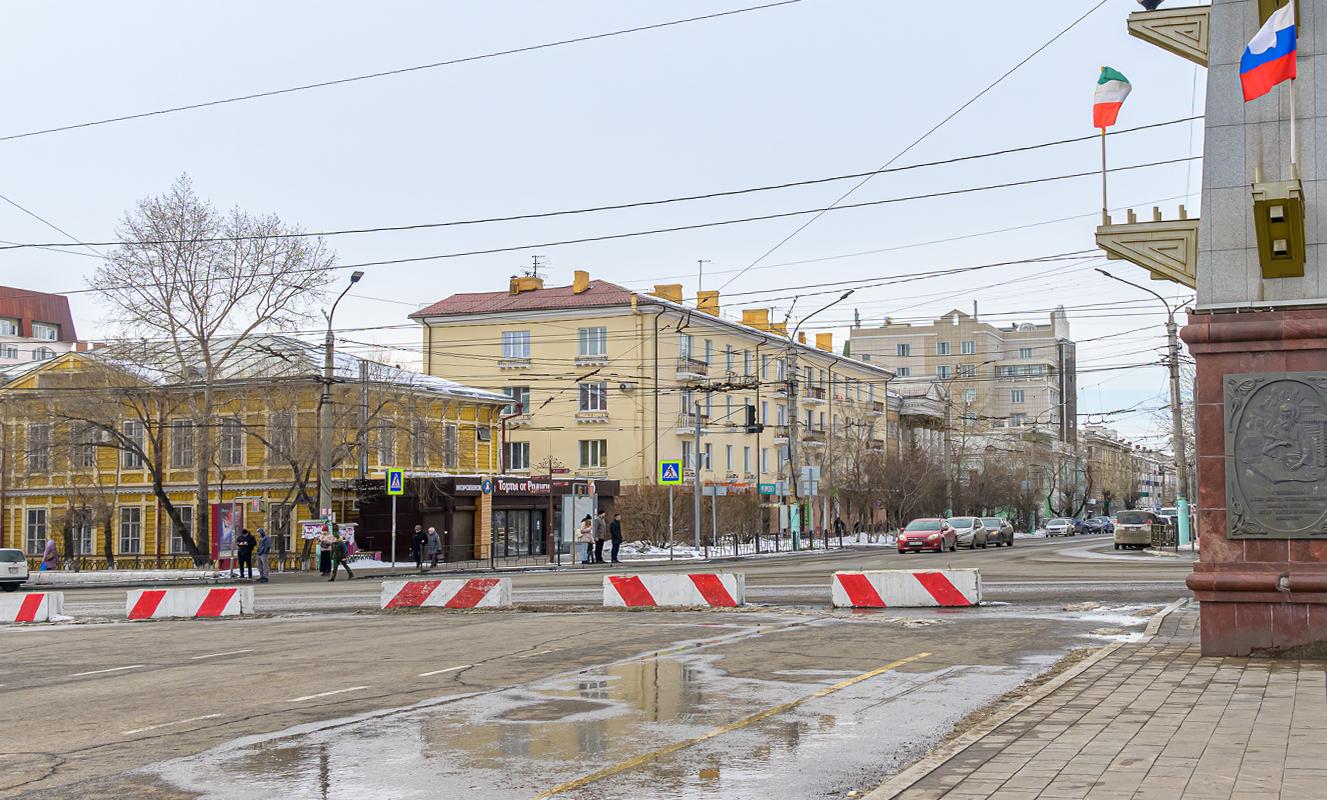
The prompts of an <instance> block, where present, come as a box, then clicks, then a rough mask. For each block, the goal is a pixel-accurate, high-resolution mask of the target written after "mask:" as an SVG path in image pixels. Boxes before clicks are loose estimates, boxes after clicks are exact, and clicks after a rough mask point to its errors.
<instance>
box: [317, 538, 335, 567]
mask: <svg viewBox="0 0 1327 800" xmlns="http://www.w3.org/2000/svg"><path fill="white" fill-rule="evenodd" d="M334 539H335V537H333V536H332V532H331V530H330V529H329V528H324V529H323V532H322V533H320V534H318V571H319V572H321V573H322V575H323V577H324V578H325V577H327V576H328V575H331V574H332V542H333V540H334Z"/></svg>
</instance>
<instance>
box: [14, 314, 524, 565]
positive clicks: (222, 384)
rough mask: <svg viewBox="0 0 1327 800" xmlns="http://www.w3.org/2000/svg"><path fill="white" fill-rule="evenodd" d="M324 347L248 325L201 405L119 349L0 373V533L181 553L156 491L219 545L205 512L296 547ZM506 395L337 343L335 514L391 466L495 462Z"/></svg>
mask: <svg viewBox="0 0 1327 800" xmlns="http://www.w3.org/2000/svg"><path fill="white" fill-rule="evenodd" d="M247 346H248V345H246V347H247ZM320 357H321V349H320V348H317V347H312V346H310V345H308V344H306V343H304V342H301V341H299V340H296V339H292V338H289V337H281V336H264V337H258V338H257V339H255V341H254V343H253V345H252V353H251V354H247V355H246V356H245V357H244V358H243V359H241V360H240V361H238V362H237V363H236V364H235V365H234V366H233V367H232V368H231V369H230V371H229V372H228V373H227V374H225V375H223V376H219V377H218V379H217V380H215V381H214V382H212V383H211V384H210V386H209V393H210V395H211V398H212V400H211V405H212V408H211V412H210V414H208V415H207V416H200V411H199V405H198V404H199V402H200V400H199V398H200V395H201V394H202V391H203V388H202V386H201V385H200V384H199V383H198V382H197V381H193V382H190V381H177V380H173V379H171V378H169V377H167V376H166V375H165V373H164V372H163V371H161V370H159V369H157V368H155V367H153V366H151V365H144V364H143V363H142V361H141V359H139V360H137V361H136V362H134V363H131V362H129V361H128V360H126V359H124V358H121V357H118V356H117V355H116V354H115V353H114V352H103V351H94V352H92V353H69V354H66V355H62V356H59V357H57V358H55V359H52V360H49V361H46V362H42V363H40V364H35V365H24V366H23V367H20V368H16V369H12V370H10V371H8V372H6V373H3V374H0V381H3V383H2V384H0V435H2V436H3V448H2V449H3V454H4V455H3V463H0V544H2V545H3V546H5V547H18V548H22V549H23V550H24V551H25V552H27V553H28V554H29V555H39V554H40V553H41V549H42V547H43V546H44V544H45V539H46V537H47V535H48V534H49V535H51V536H52V537H53V538H54V539H55V541H56V543H57V547H58V549H59V551H60V553H61V554H62V558H64V559H77V560H78V562H79V565H80V567H81V568H93V569H95V568H101V567H105V566H107V555H108V554H109V555H111V556H113V558H114V560H115V562H116V566H119V567H124V566H134V565H141V566H174V567H183V566H187V565H189V564H191V563H192V559H191V558H190V557H189V556H188V554H187V547H186V545H185V544H184V542H182V541H181V537H180V536H179V535H178V532H177V531H175V530H174V529H173V526H172V524H171V519H170V517H169V515H168V513H167V512H166V509H165V505H164V503H163V500H162V495H164V497H165V499H166V500H168V501H169V503H170V504H171V505H173V506H174V507H175V508H177V509H178V510H179V512H180V515H181V522H182V523H184V526H185V528H186V530H187V531H189V532H190V533H191V534H192V533H193V532H194V531H196V530H197V529H198V527H199V526H198V525H197V524H196V523H197V521H199V520H201V519H202V518H203V514H204V512H206V514H207V517H208V519H209V533H210V534H211V535H210V536H209V541H210V543H211V546H212V550H213V555H214V556H215V555H218V553H217V552H216V550H217V547H218V545H219V544H220V542H219V540H218V534H219V531H218V530H217V529H216V518H217V517H227V516H230V515H233V518H234V521H235V523H236V526H237V527H238V526H240V525H242V526H243V527H247V528H249V529H251V530H252V529H255V528H257V527H260V526H262V527H265V528H266V529H267V531H268V532H269V533H270V534H271V535H273V536H274V537H276V538H275V540H274V544H273V552H274V554H275V553H277V552H281V553H289V554H292V556H293V555H294V554H297V553H298V552H299V551H300V549H301V542H300V537H301V530H300V527H299V525H298V523H299V522H300V521H302V520H310V519H315V518H317V517H318V515H319V509H318V508H317V497H318V453H319V448H318V443H319V439H318V435H317V434H318V425H319V397H320V394H321V391H322V387H323V380H322V377H321V374H320V364H319V361H320ZM503 402H504V400H503V398H502V397H501V396H499V395H495V394H492V393H488V392H484V391H482V390H476V389H472V388H470V387H467V386H464V385H461V384H457V383H454V382H452V381H447V380H444V379H440V378H436V377H431V376H425V375H420V374H419V373H414V372H408V371H405V370H400V369H398V368H395V367H389V366H387V365H383V364H377V363H374V362H368V361H363V360H361V359H357V358H354V357H350V356H338V359H337V364H336V370H335V377H334V381H333V390H332V404H331V405H330V406H328V407H327V411H326V416H327V420H328V424H329V425H330V426H331V428H332V432H333V449H332V464H333V466H332V488H333V511H334V512H335V513H336V517H337V521H338V522H342V523H351V522H354V521H355V520H356V516H357V515H356V508H357V501H358V500H359V499H361V497H363V496H364V492H365V491H366V486H369V485H370V484H371V483H372V479H380V478H381V477H382V474H383V472H384V471H385V470H386V469H387V468H388V467H401V468H405V469H406V470H407V474H409V475H411V476H420V477H424V476H435V475H448V474H474V473H491V472H493V471H495V470H496V467H497V459H498V453H497V427H498V419H499V414H500V411H501V408H502V404H503ZM204 459H206V462H207V464H206V471H207V472H206V474H207V482H208V485H209V491H208V495H207V503H206V504H201V503H199V498H198V487H199V483H200V476H201V474H202V469H203V466H204V465H203V460H204ZM365 479H369V480H368V481H367V482H366V481H365ZM158 482H159V483H160V491H159V492H158V491H157V490H156V484H157V483H158ZM367 491H370V492H373V491H377V492H379V493H380V492H381V489H377V490H374V489H373V488H371V486H370V488H368V489H367ZM196 538H197V537H196ZM219 555H224V553H221V554H219Z"/></svg>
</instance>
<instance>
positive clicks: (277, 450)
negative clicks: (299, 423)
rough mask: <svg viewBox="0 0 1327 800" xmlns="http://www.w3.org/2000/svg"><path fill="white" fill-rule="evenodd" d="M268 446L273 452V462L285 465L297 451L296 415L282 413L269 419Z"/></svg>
mask: <svg viewBox="0 0 1327 800" xmlns="http://www.w3.org/2000/svg"><path fill="white" fill-rule="evenodd" d="M267 446H268V447H270V448H271V450H272V461H273V462H274V463H278V464H280V463H284V462H285V461H286V459H287V458H289V457H290V456H291V454H292V453H294V451H295V415H294V414H293V413H291V412H289V411H280V412H277V413H276V414H273V415H272V416H270V417H268V419H267Z"/></svg>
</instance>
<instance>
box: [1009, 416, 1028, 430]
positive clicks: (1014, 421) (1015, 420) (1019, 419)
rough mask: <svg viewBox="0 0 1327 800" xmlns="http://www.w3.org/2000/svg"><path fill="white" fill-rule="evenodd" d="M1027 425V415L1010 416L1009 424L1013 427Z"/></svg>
mask: <svg viewBox="0 0 1327 800" xmlns="http://www.w3.org/2000/svg"><path fill="white" fill-rule="evenodd" d="M1026 423H1027V414H1010V415H1009V424H1010V426H1012V427H1015V428H1017V427H1019V426H1021V425H1024V424H1026Z"/></svg>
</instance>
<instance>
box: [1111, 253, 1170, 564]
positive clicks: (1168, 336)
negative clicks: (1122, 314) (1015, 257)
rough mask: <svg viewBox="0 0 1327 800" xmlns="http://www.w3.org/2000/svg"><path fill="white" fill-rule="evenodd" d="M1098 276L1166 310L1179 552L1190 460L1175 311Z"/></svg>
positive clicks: (1141, 288) (1121, 281)
mask: <svg viewBox="0 0 1327 800" xmlns="http://www.w3.org/2000/svg"><path fill="white" fill-rule="evenodd" d="M1097 272H1100V273H1101V274H1102V275H1105V276H1106V277H1107V278H1111V279H1113V280H1117V281H1119V282H1120V283H1125V284H1128V285H1129V286H1132V287H1134V288H1135V289H1140V290H1142V291H1144V292H1147V293H1148V294H1150V295H1152V296H1153V297H1155V298H1156V299H1158V300H1160V301H1161V305H1163V306H1165V307H1166V340H1167V341H1166V344H1167V351H1168V352H1167V358H1166V360H1167V361H1168V362H1169V366H1170V427H1171V431H1170V434H1171V449H1172V450H1174V451H1175V479H1176V481H1175V482H1176V486H1175V516H1176V517H1178V519H1177V520H1176V525H1177V526H1178V530H1177V534H1178V535H1177V536H1176V537H1175V547H1176V548H1177V549H1178V548H1179V546H1180V545H1181V544H1187V543H1188V541H1189V499H1188V495H1189V457H1188V453H1187V452H1186V450H1185V446H1184V421H1183V419H1184V408H1183V406H1182V405H1181V400H1180V340H1179V325H1177V324H1176V322H1175V311H1174V309H1172V308H1171V307H1170V303H1167V302H1166V298H1164V297H1162V296H1161V295H1159V294H1157V293H1156V292H1154V291H1152V290H1151V289H1148V288H1147V287H1145V286H1139V285H1138V284H1136V283H1133V282H1131V281H1126V280H1125V279H1124V278H1119V277H1116V276H1114V275H1112V274H1110V273H1109V272H1107V271H1106V270H1104V269H1098V270H1097Z"/></svg>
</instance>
